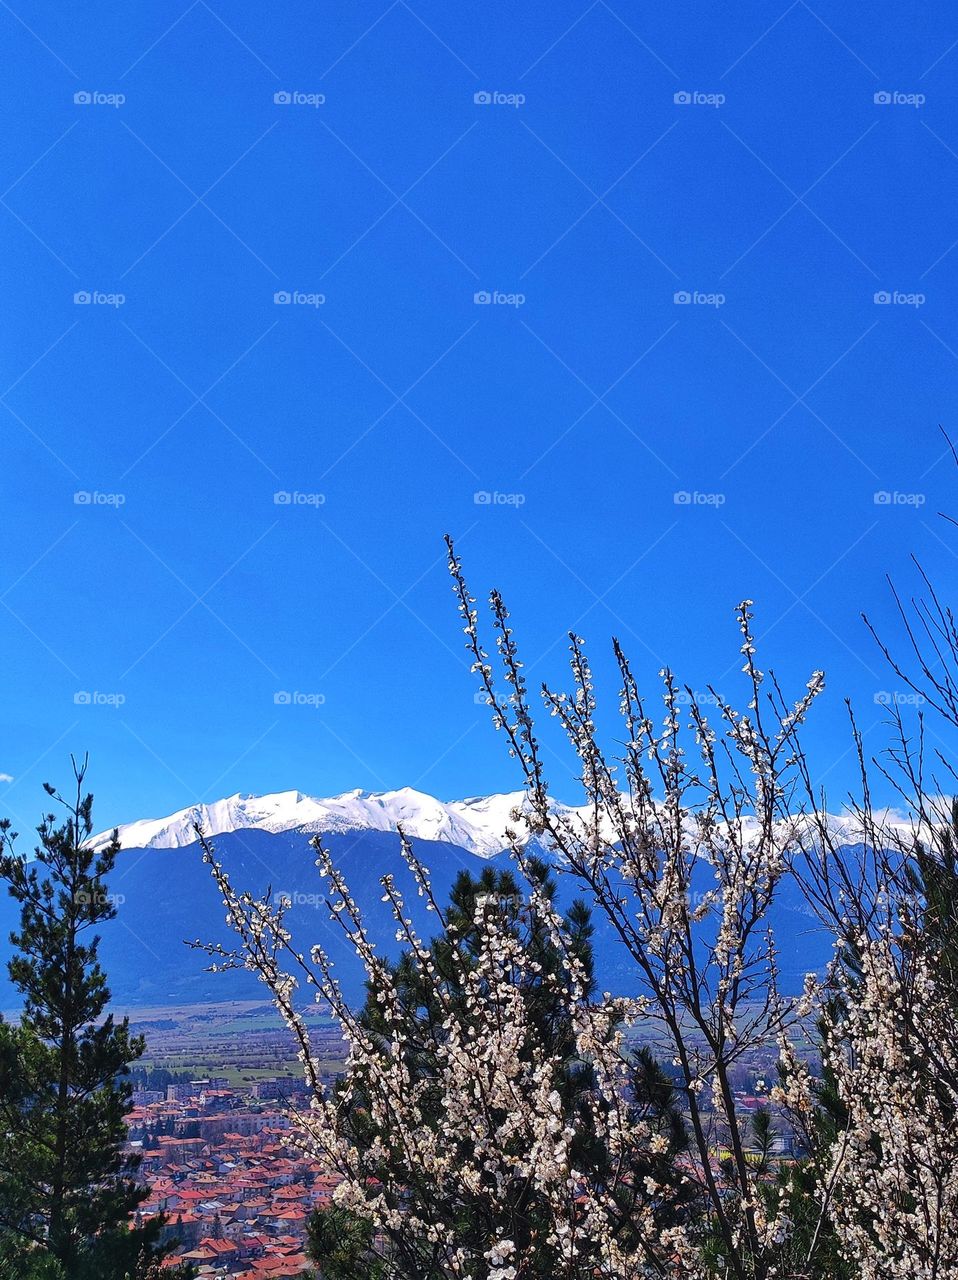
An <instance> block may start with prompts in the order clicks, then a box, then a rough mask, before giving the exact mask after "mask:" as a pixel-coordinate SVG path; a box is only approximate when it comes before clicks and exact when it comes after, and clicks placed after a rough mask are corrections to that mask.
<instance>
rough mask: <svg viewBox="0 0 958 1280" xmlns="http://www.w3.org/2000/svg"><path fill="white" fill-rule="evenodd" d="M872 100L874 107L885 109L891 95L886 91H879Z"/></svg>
mask: <svg viewBox="0 0 958 1280" xmlns="http://www.w3.org/2000/svg"><path fill="white" fill-rule="evenodd" d="M874 100H875V105H876V106H879V107H886V106H887V105H888V104H889V102H891V94H890V93H889V92H888V90H887V89H879V90H878V92H877V93H876V94H875V99H874Z"/></svg>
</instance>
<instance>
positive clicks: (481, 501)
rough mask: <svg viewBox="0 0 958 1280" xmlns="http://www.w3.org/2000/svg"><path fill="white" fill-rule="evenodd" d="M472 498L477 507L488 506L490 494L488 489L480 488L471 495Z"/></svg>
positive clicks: (490, 498)
mask: <svg viewBox="0 0 958 1280" xmlns="http://www.w3.org/2000/svg"><path fill="white" fill-rule="evenodd" d="M472 500H473V502H474V503H475V504H476V506H477V507H488V506H489V504H490V503H491V502H492V494H491V493H490V492H489V490H488V489H480V490H479V491H478V493H474V494H473V495H472Z"/></svg>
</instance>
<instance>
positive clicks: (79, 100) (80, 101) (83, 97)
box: [73, 89, 93, 107]
mask: <svg viewBox="0 0 958 1280" xmlns="http://www.w3.org/2000/svg"><path fill="white" fill-rule="evenodd" d="M73 101H74V102H75V103H76V105H77V106H78V107H88V106H89V105H90V103H91V102H92V101H93V94H92V93H90V92H89V91H88V90H86V89H79V90H78V91H77V92H76V93H75V94H74V95H73Z"/></svg>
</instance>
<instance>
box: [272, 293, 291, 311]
mask: <svg viewBox="0 0 958 1280" xmlns="http://www.w3.org/2000/svg"><path fill="white" fill-rule="evenodd" d="M292 301H293V295H292V294H291V293H289V292H288V291H287V290H286V289H280V290H279V292H278V293H274V294H273V302H274V303H275V304H276V306H277V307H288V306H289V304H290V303H291V302H292Z"/></svg>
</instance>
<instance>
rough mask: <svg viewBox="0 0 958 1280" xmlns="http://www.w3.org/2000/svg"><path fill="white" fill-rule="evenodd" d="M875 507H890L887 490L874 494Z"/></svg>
mask: <svg viewBox="0 0 958 1280" xmlns="http://www.w3.org/2000/svg"><path fill="white" fill-rule="evenodd" d="M875 505H876V506H878V507H889V506H891V494H890V493H889V492H888V490H887V489H879V491H878V492H877V493H876V494H875Z"/></svg>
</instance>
